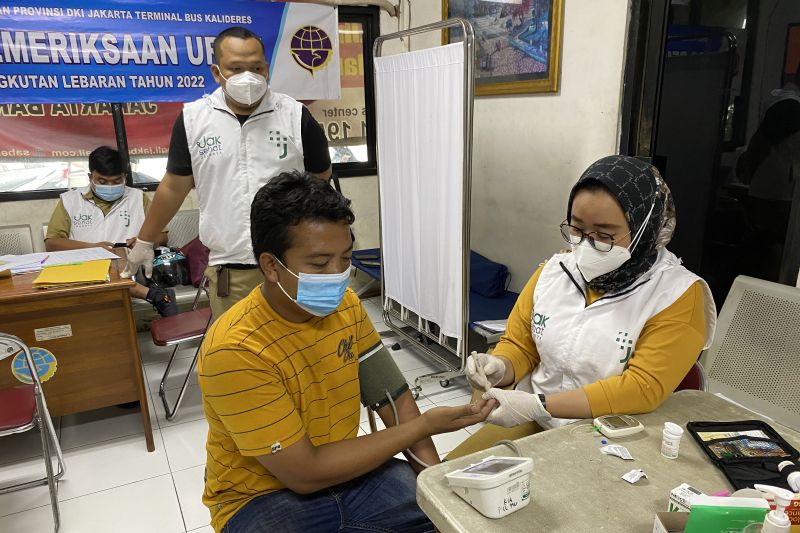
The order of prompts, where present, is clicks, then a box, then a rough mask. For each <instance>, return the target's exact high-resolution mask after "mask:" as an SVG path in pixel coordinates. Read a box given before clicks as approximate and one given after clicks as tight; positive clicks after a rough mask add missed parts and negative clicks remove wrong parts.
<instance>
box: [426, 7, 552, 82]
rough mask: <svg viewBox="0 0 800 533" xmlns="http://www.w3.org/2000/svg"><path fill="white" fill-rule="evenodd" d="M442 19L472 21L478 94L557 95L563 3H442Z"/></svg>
mask: <svg viewBox="0 0 800 533" xmlns="http://www.w3.org/2000/svg"><path fill="white" fill-rule="evenodd" d="M442 16H443V18H445V19H448V18H453V17H460V18H464V19H467V20H469V21H470V23H472V27H473V28H474V30H475V94H476V95H478V96H484V95H494V94H525V93H551V92H557V91H558V87H559V85H558V83H559V74H560V61H561V36H562V25H563V20H564V0H492V1H489V0H442ZM460 34H461V29H460V28H459V29H458V30H450V31H445V32H443V35H442V40H443V44H447V43H451V42H457V41H460V40H461V35H460Z"/></svg>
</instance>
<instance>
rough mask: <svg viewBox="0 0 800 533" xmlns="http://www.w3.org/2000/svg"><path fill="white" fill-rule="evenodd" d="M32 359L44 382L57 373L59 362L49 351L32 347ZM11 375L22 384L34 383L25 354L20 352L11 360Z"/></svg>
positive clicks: (40, 378)
mask: <svg viewBox="0 0 800 533" xmlns="http://www.w3.org/2000/svg"><path fill="white" fill-rule="evenodd" d="M31 358H32V359H33V366H34V367H36V373H37V374H38V375H39V380H40V381H42V382H45V381H47V380H48V379H50V378H51V377H53V375H54V374H55V373H56V369H57V368H58V361H56V356H55V355H53V354H52V352H50V351H49V350H45V349H44V348H36V347H33V346H32V347H31ZM11 373H12V374H14V377H15V378H17V380H19V381H21V382H22V383H26V384H28V385H30V384H31V383H33V379H32V378H31V371H30V369H29V368H28V363H27V361H26V360H25V352H19V353H18V354H17V355H15V356H14V358H13V359H12V360H11Z"/></svg>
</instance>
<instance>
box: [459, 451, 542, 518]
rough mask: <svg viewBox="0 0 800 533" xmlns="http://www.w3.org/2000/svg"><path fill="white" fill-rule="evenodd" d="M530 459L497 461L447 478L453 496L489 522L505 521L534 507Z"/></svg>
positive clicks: (477, 464)
mask: <svg viewBox="0 0 800 533" xmlns="http://www.w3.org/2000/svg"><path fill="white" fill-rule="evenodd" d="M532 471H533V459H531V458H530V457H495V456H494V455H490V456H489V457H487V458H486V459H484V460H483V461H481V462H480V463H476V464H474V465H470V466H468V467H467V468H464V469H462V470H456V471H454V472H450V473H449V474H446V475H445V477H446V478H447V482H448V483H449V484H450V488H451V489H453V492H455V493H456V494H458V495H459V496H460V497H461V498H462V499H463V500H464V501H466V502H467V503H468V504H470V505H471V506H473V507H474V508H475V509H477V510H478V511H479V512H480V513H481V514H482V515H483V516H485V517H487V518H501V517H503V516H506V515H508V514H511V513H513V512H514V511H518V510H520V509H522V508H523V507H525V506H526V505H528V503H530V501H531V498H530V495H531V493H530V486H531V472H532Z"/></svg>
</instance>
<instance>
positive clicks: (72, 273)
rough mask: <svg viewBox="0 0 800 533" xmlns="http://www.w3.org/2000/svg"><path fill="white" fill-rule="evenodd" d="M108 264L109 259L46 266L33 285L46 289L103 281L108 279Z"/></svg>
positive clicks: (109, 262)
mask: <svg viewBox="0 0 800 533" xmlns="http://www.w3.org/2000/svg"><path fill="white" fill-rule="evenodd" d="M109 266H111V260H110V259H101V260H99V261H84V262H81V263H73V264H70V265H55V266H46V267H45V268H44V269H42V273H41V274H39V276H38V277H37V278H36V279H35V280H33V285H34V287H37V288H40V289H48V288H53V287H64V286H69V285H79V284H80V285H82V284H86V283H105V282H106V281H108V267H109Z"/></svg>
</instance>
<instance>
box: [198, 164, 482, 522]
mask: <svg viewBox="0 0 800 533" xmlns="http://www.w3.org/2000/svg"><path fill="white" fill-rule="evenodd" d="M349 203H350V202H349V200H347V199H345V198H344V197H343V196H342V195H341V194H339V193H337V192H336V191H334V190H333V189H331V188H330V186H329V185H328V184H326V183H325V182H323V181H321V180H319V178H317V177H315V176H313V175H310V174H301V173H291V174H289V173H285V174H281V175H279V176H277V177H276V178H273V179H272V180H271V181H270V182H269V184H267V185H265V186H264V187H262V188H261V190H260V191H259V192H258V193H257V194H256V196H255V199H254V200H253V204H252V207H251V217H250V218H251V224H250V226H251V228H250V229H251V236H252V241H253V250H254V252H255V255H256V259H257V261H258V264H259V267H260V268H261V271H262V272H263V274H264V283H263V284H262V285H260V286H259V287H256V288H255V289H254V290H253V291H252V292H251V293H250V294H249V295H248V296H247V297H246V298H245V299H243V300H242V301H240V302H239V303H237V304H236V305H234V306H233V307H232V308H231V309H230V310H228V311H227V312H226V313H224V314H223V315H222V316H221V317H219V318H218V319H217V320H216V321H215V322H214V324H213V325H212V327H211V328H210V329H209V331H208V334H207V335H206V339H205V341H204V343H203V347H202V353H201V357H200V362H199V367H198V374H199V381H200V387H201V390H202V393H203V407H204V409H205V414H206V418H207V419H208V424H209V433H208V440H207V444H206V450H207V462H206V488H205V493H204V496H203V501H204V503H205V504H206V505H207V506H208V507H209V509H210V510H211V516H212V526H213V527H214V529H215V530H216V531H218V532H219V531H224V532H226V533H239V532H256V531H270V532H280V531H302V532H306V531H332V532H333V531H346V530H348V529H351V528H352V529H359V530H372V531H408V532H413V531H432V530H433V526H432V525H431V523H430V522H429V521H428V520H427V518H426V517H425V515H424V514H423V513H422V511H421V510H420V509H419V507H417V505H416V501H415V485H416V477H415V471H414V470H416V471H419V470H420V469H421V467H420V466H416V467H415V468H414V469H412V467H411V466H409V464H408V463H406V462H405V461H400V460H397V459H393V458H392V456H394V455H395V454H397V453H398V452H401V451H404V453H407V452H405V450H406V449H409V450H410V451H411V452H413V454H414V455H415V456H416V457H418V458H419V459H420V460H421V461H422V462H424V463H427V464H432V463H438V462H439V458H438V454H437V452H436V449H435V447H434V445H433V442H432V441H431V439H430V436H431V435H433V434H437V433H444V432H448V431H455V430H457V429H460V428H463V427H466V426H468V425H471V424H474V423H476V422H479V421H482V420H484V419H485V418H486V416H487V415H488V414H489V412H490V411H491V409H492V408H493V407H494V406H495V405H496V403H495V401H494V400H490V401H488V402H480V403H479V404H476V405H468V406H462V407H452V408H451V407H437V408H434V409H431V410H429V411H427V412H426V413H425V414H424V415H420V412H419V409H418V408H417V405H416V403H415V402H414V399H413V397H412V395H411V392H410V391H409V389H408V384H407V383H406V381H405V379H404V378H403V375H402V374H401V373H400V371H399V370H398V369H397V366H396V365H395V364H394V361H393V360H392V358H391V355H390V354H389V353H388V351H387V350H386V348H384V347H383V344H382V343H381V340H380V337H379V336H378V334H377V333H376V332H375V330H374V329H373V327H372V323H371V322H370V320H369V318H368V316H367V314H366V312H365V311H364V308H363V307H362V306H361V302H360V301H359V299H358V297H356V295H355V294H354V293H353V292H352V291H350V290H349V289H347V282H348V278H349V271H350V256H351V252H352V248H353V243H352V237H351V233H350V225H351V224H352V222H353V220H354V216H353V213H352V211H351V210H350V207H349ZM390 398H391V401H392V402H394V403H395V404H396V409H397V412H398V418H399V420H400V424H397V423H396V420H395V416H394V414H393V411H392V406H391V405H390ZM359 400H360V401H361V402H363V403H364V404H365V405H372V406H373V407H375V408H376V409H377V411H378V414H379V415H380V416H381V418H382V419H383V421H384V422H385V424H386V426H387V428H388V429H386V430H384V431H379V432H377V433H372V434H370V435H365V436H361V437H358V427H359V426H358V422H359V419H360V405H359V404H360V401H359ZM408 455H409V454H408V453H407V456H408ZM412 465H416V463H412Z"/></svg>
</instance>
